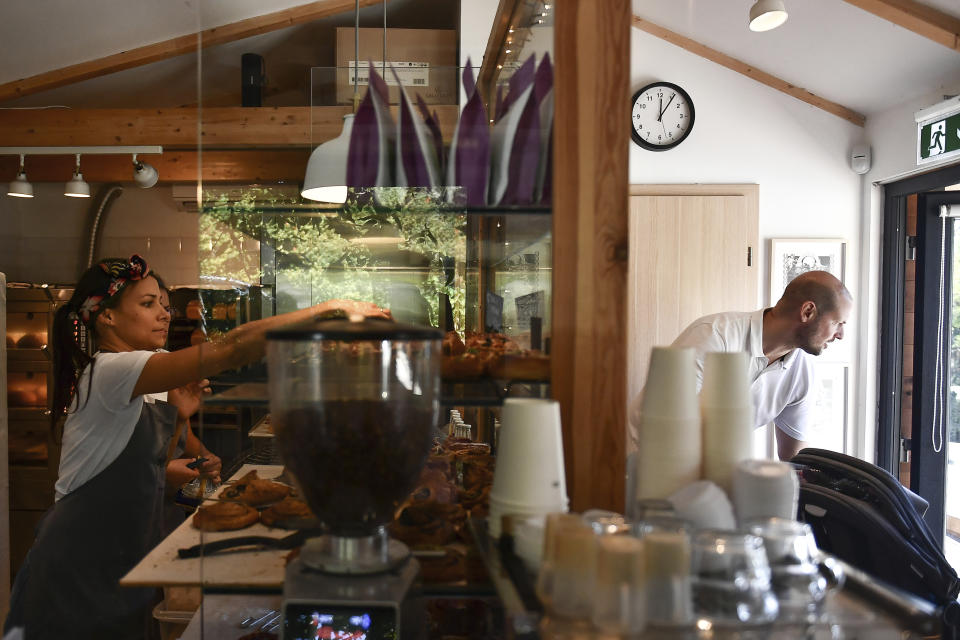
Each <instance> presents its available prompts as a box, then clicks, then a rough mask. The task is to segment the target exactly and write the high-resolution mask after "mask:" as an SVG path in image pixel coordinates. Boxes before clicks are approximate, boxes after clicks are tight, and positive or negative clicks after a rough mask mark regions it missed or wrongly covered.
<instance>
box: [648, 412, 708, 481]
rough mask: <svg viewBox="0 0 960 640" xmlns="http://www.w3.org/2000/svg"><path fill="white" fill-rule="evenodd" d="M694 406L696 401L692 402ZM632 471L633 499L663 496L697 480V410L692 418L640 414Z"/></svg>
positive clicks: (698, 423) (699, 442)
mask: <svg viewBox="0 0 960 640" xmlns="http://www.w3.org/2000/svg"><path fill="white" fill-rule="evenodd" d="M693 406H694V408H695V409H696V403H694V405H693ZM639 435H640V442H639V447H638V449H637V455H636V456H635V457H634V469H633V470H632V471H633V473H632V475H633V478H634V481H635V482H636V485H635V487H634V491H633V497H634V500H643V499H649V498H660V499H663V498H667V497H669V496H670V495H671V494H673V493H674V492H676V491H679V490H680V489H682V488H683V487H685V486H686V485H688V484H690V483H691V482H696V481H697V480H699V479H700V470H701V440H700V414H699V410H697V412H696V413H695V414H694V417H692V418H676V419H674V418H658V417H655V416H647V415H644V416H642V418H641V423H640V433H639Z"/></svg>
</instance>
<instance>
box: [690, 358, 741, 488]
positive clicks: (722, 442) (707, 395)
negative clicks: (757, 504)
mask: <svg viewBox="0 0 960 640" xmlns="http://www.w3.org/2000/svg"><path fill="white" fill-rule="evenodd" d="M749 362H750V360H749V355H747V353H746V352H744V351H738V352H726V353H708V354H706V357H705V359H704V363H703V388H702V389H701V390H700V411H701V413H702V415H703V478H704V480H709V481H711V482H714V483H716V484H717V485H719V486H720V488H722V489H723V490H724V491H727V492H729V491H731V490H732V488H733V470H734V468H735V467H736V466H737V463H738V462H740V461H741V460H746V459H747V458H750V457H751V454H752V452H753V427H754V425H753V421H754V409H753V399H752V398H751V396H750V380H749V373H748V366H749Z"/></svg>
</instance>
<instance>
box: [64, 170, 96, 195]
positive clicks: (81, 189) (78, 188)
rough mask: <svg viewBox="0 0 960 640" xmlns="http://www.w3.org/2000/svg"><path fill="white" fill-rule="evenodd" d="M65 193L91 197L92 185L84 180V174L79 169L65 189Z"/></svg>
mask: <svg viewBox="0 0 960 640" xmlns="http://www.w3.org/2000/svg"><path fill="white" fill-rule="evenodd" d="M63 195H65V196H68V197H70V198H89V197H90V185H88V184H87V183H86V182H84V180H83V174H82V173H80V172H79V171H78V172H77V173H74V174H73V178H72V179H71V180H70V182H68V183H67V184H66V186H65V187H64V189H63Z"/></svg>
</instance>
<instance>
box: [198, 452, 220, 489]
mask: <svg viewBox="0 0 960 640" xmlns="http://www.w3.org/2000/svg"><path fill="white" fill-rule="evenodd" d="M203 457H204V458H206V459H207V461H206V462H204V463H203V464H202V465H200V473H202V474H203V475H205V476H207V478H209V479H210V480H212V481H213V482H215V483H217V484H219V483H220V470H221V469H222V468H223V463H221V462H220V458H219V457H217V456H216V455H214V454H212V453H210V452H209V451H206V452H204V454H203Z"/></svg>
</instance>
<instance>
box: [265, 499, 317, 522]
mask: <svg viewBox="0 0 960 640" xmlns="http://www.w3.org/2000/svg"><path fill="white" fill-rule="evenodd" d="M313 517H314V515H313V512H312V511H310V507H308V506H307V503H306V502H304V501H303V500H300V499H298V498H291V497H289V496H288V497H286V498H284V499H283V500H281V501H280V502H278V503H277V504H275V505H273V506H271V507H268V508H267V509H264V510H263V512H262V513H261V514H260V521H261V522H262V523H263V524H265V525H267V526H268V527H273V526H276V524H277V523H278V522H284V521H290V520H304V519H307V518H313Z"/></svg>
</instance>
